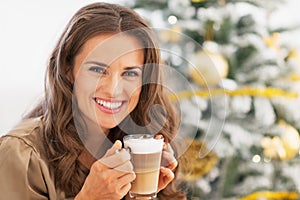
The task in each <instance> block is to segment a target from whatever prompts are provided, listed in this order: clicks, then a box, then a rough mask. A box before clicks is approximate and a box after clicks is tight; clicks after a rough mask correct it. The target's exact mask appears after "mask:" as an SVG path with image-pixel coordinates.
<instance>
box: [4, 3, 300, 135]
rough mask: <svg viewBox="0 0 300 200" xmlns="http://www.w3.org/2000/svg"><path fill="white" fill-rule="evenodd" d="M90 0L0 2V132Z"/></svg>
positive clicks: (35, 88) (27, 101)
mask: <svg viewBox="0 0 300 200" xmlns="http://www.w3.org/2000/svg"><path fill="white" fill-rule="evenodd" d="M107 1H108V2H120V1H117V0H115V1H112V0H107ZM123 1H125V0H123ZM91 2H94V1H92V0H84V1H82V0H48V1H40V0H27V1H24V0H1V1H0V135H2V134H4V133H5V132H7V131H8V130H9V129H10V128H11V127H12V126H14V124H16V123H17V122H18V121H19V120H20V118H21V116H22V114H23V113H24V112H25V111H26V110H28V108H29V107H31V106H32V105H33V104H34V103H35V102H36V101H37V98H39V96H40V95H41V93H42V88H43V79H44V71H45V66H46V62H47V58H48V56H49V55H50V52H51V50H52V48H53V46H54V44H55V42H56V41H57V39H58V37H59V35H60V34H61V32H62V30H63V28H64V26H65V25H66V23H67V21H68V20H69V19H70V17H71V16H72V15H73V14H74V13H75V12H76V11H77V10H78V9H79V8H80V7H81V6H83V5H85V4H88V3H91ZM121 2H122V1H121ZM288 2H290V4H291V6H287V7H285V8H284V9H283V10H284V12H285V13H287V14H286V17H287V18H286V19H285V21H293V20H295V19H296V18H295V16H297V15H296V14H297V8H299V4H300V1H298V0H289V1H288ZM280 20H283V19H280ZM296 20H297V19H296ZM298 21H299V20H298ZM295 42H298V44H299V42H300V40H299V38H297V37H295ZM299 46H300V45H299Z"/></svg>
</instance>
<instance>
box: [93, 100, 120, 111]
mask: <svg viewBox="0 0 300 200" xmlns="http://www.w3.org/2000/svg"><path fill="white" fill-rule="evenodd" d="M94 100H95V101H96V103H97V104H98V105H100V106H102V107H104V108H106V109H110V110H115V109H119V108H121V106H122V105H123V101H111V100H110V101H107V100H104V99H99V98H94Z"/></svg>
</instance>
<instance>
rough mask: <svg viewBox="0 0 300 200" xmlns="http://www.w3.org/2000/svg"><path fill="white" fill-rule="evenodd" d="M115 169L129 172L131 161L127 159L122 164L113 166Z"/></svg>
mask: <svg viewBox="0 0 300 200" xmlns="http://www.w3.org/2000/svg"><path fill="white" fill-rule="evenodd" d="M115 170H117V171H120V172H125V173H130V172H133V165H132V163H131V162H130V161H129V160H128V161H126V162H125V163H123V164H122V165H119V166H117V167H116V168H115Z"/></svg>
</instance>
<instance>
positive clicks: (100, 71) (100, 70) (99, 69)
mask: <svg viewBox="0 0 300 200" xmlns="http://www.w3.org/2000/svg"><path fill="white" fill-rule="evenodd" d="M89 70H90V71H92V72H96V73H98V74H106V73H107V72H106V69H105V68H103V67H97V66H93V67H90V68H89Z"/></svg>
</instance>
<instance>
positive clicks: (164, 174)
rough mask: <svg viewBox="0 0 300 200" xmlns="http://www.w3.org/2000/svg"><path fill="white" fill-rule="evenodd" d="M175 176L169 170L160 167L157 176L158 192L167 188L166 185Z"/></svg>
mask: <svg viewBox="0 0 300 200" xmlns="http://www.w3.org/2000/svg"><path fill="white" fill-rule="evenodd" d="M174 177H175V175H174V173H173V172H172V170H171V169H169V168H165V167H161V168H160V174H159V183H158V191H160V190H162V189H164V188H165V187H167V185H168V184H169V183H170V182H171V181H172V180H173V179H174Z"/></svg>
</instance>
